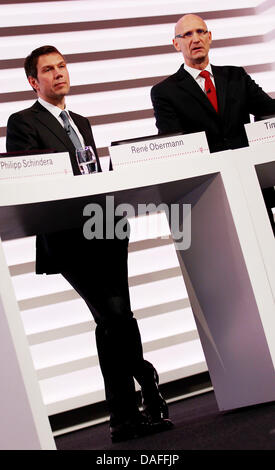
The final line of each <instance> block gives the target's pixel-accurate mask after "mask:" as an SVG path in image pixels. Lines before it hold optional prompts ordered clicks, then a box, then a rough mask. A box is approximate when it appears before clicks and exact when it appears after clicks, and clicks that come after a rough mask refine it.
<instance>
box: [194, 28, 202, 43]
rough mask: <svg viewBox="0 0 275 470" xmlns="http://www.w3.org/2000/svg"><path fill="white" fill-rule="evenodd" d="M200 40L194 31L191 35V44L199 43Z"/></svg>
mask: <svg viewBox="0 0 275 470" xmlns="http://www.w3.org/2000/svg"><path fill="white" fill-rule="evenodd" d="M200 39H201V38H200V35H199V34H198V33H197V31H194V32H193V35H192V40H193V42H198V41H200Z"/></svg>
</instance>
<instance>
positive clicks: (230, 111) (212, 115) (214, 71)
mask: <svg viewBox="0 0 275 470" xmlns="http://www.w3.org/2000/svg"><path fill="white" fill-rule="evenodd" d="M211 42H212V35H211V32H210V31H208V29H207V26H206V24H205V22H204V21H203V19H202V18H200V17H199V16H197V15H193V14H189V15H185V16H183V17H182V18H180V19H179V21H178V22H177V24H176V27H175V38H174V39H173V44H174V47H175V49H176V50H177V51H178V52H181V53H182V54H183V57H184V64H183V65H182V66H181V67H180V69H179V70H178V71H177V72H176V73H175V74H174V75H171V76H170V77H168V78H166V79H165V80H164V81H162V82H161V83H158V84H157V85H155V86H154V87H153V88H152V91H151V98H152V103H153V107H154V111H155V117H156V125H157V128H158V130H159V133H160V134H167V133H176V132H183V133H186V134H188V133H193V132H201V131H205V133H206V137H207V140H208V144H209V149H210V151H211V152H218V151H222V150H228V149H237V148H240V147H246V146H247V145H248V141H247V136H246V132H245V128H244V124H246V123H248V122H250V117H249V115H250V114H252V115H255V116H268V115H273V114H274V113H275V100H273V99H272V98H270V96H268V95H267V94H266V93H265V92H264V91H263V90H262V89H261V88H260V87H259V86H258V85H257V84H256V83H255V82H254V81H253V80H252V78H251V77H250V76H249V75H248V74H247V73H246V72H245V70H244V69H243V68H242V67H234V66H223V67H220V66H214V65H211V64H210V63H209V56H208V53H209V49H210V45H211ZM264 197H265V200H266V203H267V205H268V212H269V217H270V221H271V223H272V225H273V231H274V222H273V217H272V212H271V210H270V207H272V206H273V207H274V206H275V192H274V189H273V188H270V189H269V188H268V190H264ZM274 233H275V232H274Z"/></svg>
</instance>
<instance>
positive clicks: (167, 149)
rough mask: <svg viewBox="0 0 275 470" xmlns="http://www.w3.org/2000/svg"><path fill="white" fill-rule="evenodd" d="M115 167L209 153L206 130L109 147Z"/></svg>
mask: <svg viewBox="0 0 275 470" xmlns="http://www.w3.org/2000/svg"><path fill="white" fill-rule="evenodd" d="M109 152H110V157H111V159H112V164H113V168H114V169H115V168H118V167H121V166H125V165H134V164H138V163H144V162H148V161H154V160H163V159H169V158H170V159H172V158H185V157H191V156H195V155H205V154H209V153H210V152H209V147H208V143H207V139H206V135H205V132H197V133H195V134H184V135H176V136H170V137H161V138H157V139H148V140H142V141H139V142H132V143H129V144H128V143H127V144H122V145H114V146H111V147H109Z"/></svg>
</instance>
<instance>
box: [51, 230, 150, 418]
mask: <svg viewBox="0 0 275 470" xmlns="http://www.w3.org/2000/svg"><path fill="white" fill-rule="evenodd" d="M47 243H48V250H49V253H50V256H51V257H52V258H54V259H55V262H56V263H57V264H58V265H60V272H61V274H62V275H63V276H64V277H65V279H66V280H67V281H68V282H69V283H70V284H71V285H72V287H73V288H74V289H75V290H76V291H77V292H78V294H79V295H80V296H81V297H82V298H83V300H84V301H85V302H86V304H87V305H88V307H89V309H90V311H91V313H92V314H93V317H94V320H95V322H96V344H97V350H98V357H99V363H100V367H101V371H102V374H103V378H104V384H105V394H106V400H107V404H108V407H109V411H110V415H111V419H112V420H113V423H116V422H120V421H122V420H127V419H129V418H131V416H134V415H135V414H136V413H137V411H138V407H137V397H136V393H135V383H134V377H135V378H136V379H137V380H138V382H139V383H140V384H141V385H142V380H143V378H144V377H145V375H146V370H148V367H149V368H150V367H151V368H152V367H153V366H152V365H151V364H150V363H149V362H148V361H145V360H144V358H143V349H142V343H141V338H140V333H139V329H138V324H137V321H136V319H135V318H133V313H132V311H131V306H130V298H129V288H128V268H127V258H128V239H125V240H119V239H114V240H97V239H94V240H86V239H85V238H84V237H83V234H82V230H70V231H69V232H68V231H64V232H59V233H58V234H52V235H47Z"/></svg>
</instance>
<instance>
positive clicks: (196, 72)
mask: <svg viewBox="0 0 275 470" xmlns="http://www.w3.org/2000/svg"><path fill="white" fill-rule="evenodd" d="M184 69H185V70H186V72H188V73H190V75H192V77H193V78H194V79H195V80H197V78H198V76H199V74H200V73H201V72H202V70H198V69H194V68H193V67H189V66H188V65H186V64H184ZM204 70H207V71H208V72H209V73H210V75H211V77H213V72H212V67H211V64H210V63H208V65H207V66H206V67H205V69H204Z"/></svg>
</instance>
